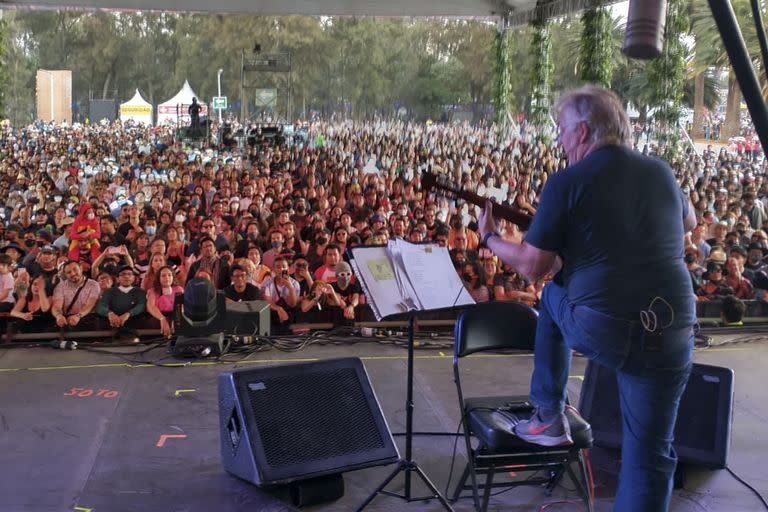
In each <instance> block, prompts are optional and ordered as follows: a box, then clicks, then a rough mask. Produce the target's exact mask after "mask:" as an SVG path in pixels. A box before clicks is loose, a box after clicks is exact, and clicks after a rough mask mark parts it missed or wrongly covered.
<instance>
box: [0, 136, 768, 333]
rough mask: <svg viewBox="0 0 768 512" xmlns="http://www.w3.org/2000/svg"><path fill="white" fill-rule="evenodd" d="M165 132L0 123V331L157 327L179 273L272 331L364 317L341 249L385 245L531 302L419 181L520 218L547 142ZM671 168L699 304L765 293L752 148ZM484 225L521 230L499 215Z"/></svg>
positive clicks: (455, 206)
mask: <svg viewBox="0 0 768 512" xmlns="http://www.w3.org/2000/svg"><path fill="white" fill-rule="evenodd" d="M173 135H174V134H173V132H172V131H171V129H170V128H162V127H160V128H154V127H143V126H121V125H120V124H118V123H115V124H92V125H72V126H66V125H65V126H57V125H52V124H43V123H36V124H33V125H30V126H27V127H23V128H14V127H12V126H10V125H8V124H4V125H3V126H2V132H1V133H0V152H1V153H2V163H1V164H0V165H1V166H2V167H1V168H0V201H2V204H3V208H2V209H0V220H1V221H2V222H0V238H2V246H0V253H1V254H0V314H2V317H3V321H6V323H7V324H8V328H9V329H13V330H16V331H32V332H40V331H50V330H56V329H64V330H78V329H93V328H104V329H114V330H115V331H116V332H117V333H119V334H120V335H122V334H125V335H127V336H131V337H134V335H135V330H136V329H138V328H141V327H156V328H158V327H159V328H160V329H161V330H162V332H163V333H164V334H170V333H172V332H173V329H174V325H173V315H172V314H171V313H172V311H173V304H174V296H175V295H176V294H178V293H180V292H181V291H182V290H183V286H184V283H185V282H186V281H187V280H189V279H191V278H193V277H202V278H205V279H208V280H210V281H211V283H212V284H213V285H214V286H215V287H216V288H217V289H219V290H222V291H223V292H224V294H225V295H226V297H227V300H228V301H235V302H236V301H243V300H266V301H268V302H269V303H270V305H271V310H272V314H273V331H277V332H279V331H280V330H286V329H288V328H289V326H290V325H291V324H294V323H302V322H315V321H331V322H333V323H335V324H338V323H343V322H351V321H354V320H361V319H370V318H372V315H371V313H370V311H369V309H368V308H367V306H366V301H365V296H364V295H363V293H362V292H361V289H360V286H359V283H357V282H356V279H355V277H354V275H353V273H352V271H351V268H350V266H349V264H348V263H347V262H346V261H345V260H346V259H347V256H346V249H347V248H348V247H350V246H354V245H358V244H385V243H387V241H388V240H389V239H390V238H394V237H399V238H402V239H405V240H408V241H411V242H416V243H418V242H424V241H433V242H435V243H437V244H440V245H441V246H445V247H447V248H448V249H449V250H450V254H451V258H452V259H453V261H454V264H455V267H456V270H457V272H458V273H459V274H460V275H461V276H462V278H463V279H464V281H465V283H466V287H467V288H468V290H469V291H470V293H471V295H472V296H473V297H474V298H475V300H476V301H486V300H512V301H521V302H524V303H526V304H531V305H533V304H535V303H536V302H537V301H538V300H539V297H540V292H541V289H542V286H543V284H544V283H543V282H542V281H537V282H529V281H528V280H527V279H526V278H525V277H524V276H522V275H520V274H518V273H516V272H515V270H514V269H513V268H510V267H509V266H507V265H505V264H502V263H501V262H500V261H499V260H498V258H496V257H495V256H494V255H493V253H492V252H491V251H489V250H488V249H487V248H485V247H482V246H481V245H480V240H479V237H478V232H477V219H478V217H479V214H480V209H479V208H477V207H475V206H473V205H470V204H467V203H464V202H462V201H460V200H459V201H456V200H453V199H448V198H446V197H443V196H441V195H440V194H436V193H434V191H430V192H428V191H425V190H422V189H421V187H420V176H421V174H422V173H424V172H434V173H438V174H444V175H445V176H446V177H448V178H449V179H451V180H453V181H455V182H456V183H457V184H458V185H459V186H461V187H464V188H467V189H471V190H473V191H476V192H477V193H479V194H480V195H486V196H493V197H495V198H496V200H497V201H499V202H502V203H507V204H509V205H511V206H512V207H514V208H516V209H518V210H519V211H520V212H522V213H526V214H529V215H533V214H535V213H536V207H537V203H538V199H539V195H540V193H541V191H542V188H543V187H544V185H545V183H546V182H547V179H548V177H549V176H551V175H552V174H553V173H555V172H558V171H561V170H562V169H564V168H565V167H566V165H567V162H566V158H565V156H564V153H563V152H562V150H561V149H560V147H559V146H556V145H554V146H553V145H546V144H544V143H542V142H535V141H533V140H530V138H526V139H521V138H512V139H505V140H501V139H500V138H499V137H498V136H497V134H496V131H495V130H494V129H493V128H492V127H485V126H479V127H473V126H469V125H466V124H454V125H426V124H416V123H405V122H401V121H390V122H384V121H379V122H365V123H359V122H352V121H346V122H334V123H324V122H317V123H313V124H312V125H311V126H310V128H309V138H308V143H307V144H295V145H290V146H287V145H281V146H262V147H226V148H220V149H216V148H210V149H205V148H204V149H194V148H190V147H188V146H185V145H183V144H182V143H180V142H178V141H175V139H174V136H173ZM638 139H639V137H638ZM638 141H639V140H638ZM637 149H638V150H641V149H640V148H637ZM642 151H644V152H650V153H652V152H653V151H654V146H653V144H652V142H651V143H649V144H645V145H644V146H643V148H642ZM673 168H674V170H675V172H676V175H677V178H678V181H679V183H680V186H681V190H682V192H683V193H684V194H687V195H688V196H689V197H690V198H691V200H692V202H693V204H694V205H695V207H696V209H697V214H698V218H699V223H698V225H697V227H696V229H695V230H694V232H693V233H692V234H691V235H690V240H687V249H686V254H685V261H686V262H687V264H688V268H689V270H690V273H691V278H692V280H693V283H694V285H695V290H696V293H697V295H698V296H699V298H700V299H701V300H714V299H718V298H722V297H724V296H727V295H734V296H735V297H737V298H739V299H753V298H758V299H766V293H765V290H766V289H768V277H766V275H765V273H764V260H765V257H766V254H768V235H767V234H766V232H765V231H764V230H763V225H764V224H766V223H768V216H767V215H766V207H768V180H766V179H765V177H764V173H765V163H764V160H763V158H762V155H757V154H756V155H754V157H753V155H751V154H750V155H749V156H747V155H744V154H737V153H732V152H729V151H726V150H721V151H719V152H717V151H714V150H712V149H711V148H708V149H707V150H706V151H704V153H703V154H702V155H697V154H696V153H695V152H693V151H691V152H690V153H689V154H687V155H684V157H683V158H681V159H680V160H679V161H676V162H674V163H673ZM500 233H501V235H502V237H504V238H507V239H509V240H515V241H519V240H520V239H521V236H522V234H521V232H520V231H519V230H518V228H517V226H515V225H513V224H510V223H507V222H504V221H501V222H500ZM628 271H631V269H628ZM8 318H10V320H8Z"/></svg>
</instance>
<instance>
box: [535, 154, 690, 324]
mask: <svg viewBox="0 0 768 512" xmlns="http://www.w3.org/2000/svg"><path fill="white" fill-rule="evenodd" d="M687 214H688V200H687V199H686V198H685V197H684V196H683V194H682V191H681V190H680V187H679V186H678V184H677V182H676V181H675V177H674V175H673V173H672V169H670V167H669V166H668V165H667V164H666V163H664V162H663V161H661V160H658V159H655V158H651V157H646V156H643V155H641V154H640V153H637V152H634V151H632V150H631V149H629V148H626V147H623V146H606V147H603V148H600V149H597V150H595V151H593V152H592V153H590V154H589V155H587V157H586V158H585V159H584V160H582V161H581V162H579V163H577V164H575V165H572V166H570V167H568V168H567V169H566V170H565V171H562V172H559V173H556V174H554V175H553V176H552V177H550V178H549V180H548V181H547V184H546V185H545V187H544V190H543V192H542V196H541V202H540V205H539V208H538V209H537V211H536V215H535V216H534V218H533V222H532V224H531V227H530V230H529V231H528V233H527V234H526V236H525V241H526V242H527V243H529V244H531V245H533V246H534V247H537V248H539V249H543V250H546V251H554V252H557V253H558V254H560V256H561V257H562V259H563V268H562V270H561V272H560V274H559V275H558V276H557V277H556V279H557V280H559V281H560V282H561V284H563V286H565V287H566V289H567V291H568V297H569V299H570V301H571V302H573V303H574V304H575V305H583V306H588V307H590V308H592V309H595V310H597V311H600V312H602V313H605V314H608V315H611V316H614V317H618V318H623V319H626V320H632V321H639V320H640V311H641V310H647V309H648V308H649V306H651V303H652V301H654V299H655V298H656V297H659V298H661V299H663V300H664V301H666V302H667V303H669V305H670V306H671V308H672V312H673V313H674V323H673V324H672V325H671V326H670V327H686V326H690V325H693V324H694V323H695V322H696V305H695V300H694V295H693V288H692V286H691V278H690V276H689V275H688V271H687V269H686V266H685V263H684V262H683V236H684V230H683V219H684V218H685V217H686V216H687ZM652 309H653V311H654V312H655V313H656V314H657V317H658V324H659V327H665V326H667V325H668V324H669V322H670V321H672V318H673V317H672V316H671V314H670V310H669V308H668V307H667V306H666V305H664V304H663V302H661V301H660V300H656V301H655V302H654V303H653V305H652Z"/></svg>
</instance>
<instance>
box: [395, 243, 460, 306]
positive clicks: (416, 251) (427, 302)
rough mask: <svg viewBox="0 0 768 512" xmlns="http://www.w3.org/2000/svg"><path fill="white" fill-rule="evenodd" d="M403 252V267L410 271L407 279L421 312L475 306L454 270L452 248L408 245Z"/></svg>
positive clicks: (403, 245)
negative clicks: (423, 310) (449, 252)
mask: <svg viewBox="0 0 768 512" xmlns="http://www.w3.org/2000/svg"><path fill="white" fill-rule="evenodd" d="M400 249H401V250H400V252H401V255H402V261H403V266H404V268H406V269H407V271H406V276H407V277H408V279H409V280H410V283H411V284H412V287H413V288H414V289H415V294H416V297H417V299H418V301H419V303H420V304H421V309H440V308H448V307H452V306H458V305H464V304H474V302H475V301H474V299H472V296H471V295H470V294H469V292H468V291H467V289H466V288H465V287H464V283H463V282H462V281H461V280H460V279H459V276H458V274H457V273H456V269H455V268H454V267H453V262H452V261H451V257H450V255H449V254H448V249H446V248H445V247H440V246H439V245H414V244H408V243H406V242H404V243H403V244H402V245H401V248H400ZM452 277H453V279H451V278H452Z"/></svg>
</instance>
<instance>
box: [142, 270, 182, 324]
mask: <svg viewBox="0 0 768 512" xmlns="http://www.w3.org/2000/svg"><path fill="white" fill-rule="evenodd" d="M180 293H184V288H182V287H181V286H180V285H179V283H178V281H177V280H176V273H175V272H174V271H173V268H171V267H170V266H168V265H166V266H164V267H161V268H160V269H159V270H158V271H157V272H156V273H155V281H154V283H152V287H150V289H149V290H148V291H147V313H149V314H150V315H151V316H152V318H154V319H155V320H157V321H158V322H160V330H161V331H162V333H163V336H170V335H171V334H173V328H174V325H173V307H174V306H173V305H174V301H175V300H176V295H178V294H180Z"/></svg>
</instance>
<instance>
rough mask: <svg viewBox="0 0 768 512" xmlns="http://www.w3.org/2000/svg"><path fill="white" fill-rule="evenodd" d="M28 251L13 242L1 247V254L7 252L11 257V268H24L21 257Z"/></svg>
mask: <svg viewBox="0 0 768 512" xmlns="http://www.w3.org/2000/svg"><path fill="white" fill-rule="evenodd" d="M26 253H27V251H26V250H24V249H23V248H22V247H21V246H20V245H19V244H17V243H15V242H11V243H9V244H8V245H6V246H4V247H0V254H7V255H8V257H9V258H11V263H10V267H11V269H14V270H15V269H17V268H23V264H22V261H21V259H22V258H23V257H24V255H25V254H26Z"/></svg>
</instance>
